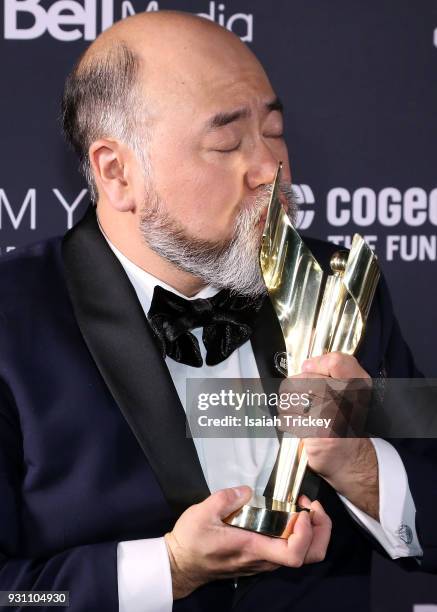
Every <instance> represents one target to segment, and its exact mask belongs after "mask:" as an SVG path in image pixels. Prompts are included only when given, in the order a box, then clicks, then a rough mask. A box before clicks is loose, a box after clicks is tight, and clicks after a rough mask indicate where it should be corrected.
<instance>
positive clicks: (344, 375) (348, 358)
mask: <svg viewBox="0 0 437 612" xmlns="http://www.w3.org/2000/svg"><path fill="white" fill-rule="evenodd" d="M302 372H304V373H307V374H309V373H317V374H322V375H324V376H330V377H331V378H341V379H349V378H369V375H368V374H367V372H366V371H365V370H364V369H363V368H362V367H361V366H360V364H359V363H358V361H357V360H356V359H355V357H353V356H352V355H346V354H344V353H340V352H338V351H337V352H333V353H325V354H324V355H321V356H320V357H312V358H311V359H307V360H306V361H304V362H303V364H302Z"/></svg>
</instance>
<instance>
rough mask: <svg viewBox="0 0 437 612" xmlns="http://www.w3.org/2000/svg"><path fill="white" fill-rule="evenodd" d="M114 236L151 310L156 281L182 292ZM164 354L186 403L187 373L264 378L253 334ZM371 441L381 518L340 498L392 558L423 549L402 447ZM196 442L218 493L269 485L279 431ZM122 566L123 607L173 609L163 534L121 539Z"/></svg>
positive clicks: (149, 611)
mask: <svg viewBox="0 0 437 612" xmlns="http://www.w3.org/2000/svg"><path fill="white" fill-rule="evenodd" d="M108 243H109V246H110V247H111V248H112V250H113V252H114V253H115V255H116V256H117V258H118V259H119V261H120V263H121V264H122V266H123V268H124V270H125V271H126V274H127V275H128V277H129V279H130V281H131V283H132V285H133V287H134V289H135V291H136V294H137V296H138V300H139V302H140V304H141V306H142V308H143V310H144V313H145V314H146V315H147V312H148V311H149V308H150V304H151V301H152V297H153V291H154V288H155V286H156V285H161V287H164V288H165V289H167V290H169V291H173V292H174V293H176V294H177V295H181V294H180V293H178V292H177V291H175V290H174V289H173V288H172V287H169V286H168V285H166V284H165V283H163V282H162V281H160V280H159V279H157V278H155V277H154V276H152V275H151V274H148V273H147V272H145V271H144V270H142V269H141V268H139V267H138V266H137V265H135V264H134V263H133V262H131V261H130V260H129V259H128V258H127V257H126V256H125V255H123V254H122V253H121V252H120V251H119V250H118V249H117V248H116V247H115V246H114V245H112V244H111V243H110V242H109V241H108ZM216 292H217V290H216V289H214V288H213V287H206V288H204V289H202V291H200V292H199V293H198V294H197V295H196V296H194V297H193V298H191V299H196V298H205V297H211V296H212V295H214V294H215V293H216ZM181 297H185V298H186V296H181ZM186 299H187V298H186ZM192 333H193V334H194V335H195V337H196V338H197V340H198V341H199V346H200V350H201V353H202V357H203V359H204V358H205V353H206V351H205V347H204V345H203V342H202V329H200V328H198V329H195V330H193V332H192ZM165 361H166V364H167V367H168V369H169V372H170V375H171V377H172V379H173V382H174V384H175V387H176V390H177V393H178V395H179V399H180V401H181V404H182V406H183V407H184V410H186V393H185V390H186V380H187V378H209V377H211V378H237V379H238V378H259V372H258V367H257V364H256V361H255V357H254V354H253V351H252V346H251V343H250V341H247V342H245V343H244V344H243V345H242V346H240V347H239V348H238V349H237V350H235V351H234V352H233V353H232V354H231V355H230V356H229V357H228V358H227V359H225V360H224V361H222V362H221V363H219V364H218V365H215V366H208V365H206V364H205V363H203V365H202V366H201V367H199V368H196V367H192V366H187V365H185V364H181V363H178V362H176V361H174V360H173V359H171V358H169V357H167V358H166V360H165ZM372 442H373V444H374V447H375V450H376V454H377V458H378V475H379V500H380V507H379V516H380V522H379V523H378V521H376V520H374V519H373V518H372V517H370V516H368V515H367V514H366V513H365V512H363V511H362V510H360V509H359V508H357V507H356V506H354V505H353V504H352V503H351V502H350V501H349V500H347V499H346V498H344V497H343V496H341V495H340V499H341V500H342V501H343V503H344V504H345V505H346V507H347V509H348V511H349V513H350V514H351V516H352V517H353V518H354V519H355V520H356V521H357V523H359V524H360V525H361V526H362V527H364V528H365V529H367V530H368V531H369V532H370V533H371V534H372V535H373V536H374V537H375V538H376V540H378V542H379V543H380V544H381V545H382V546H383V547H384V549H385V550H386V551H387V553H388V554H389V555H390V557H392V558H393V559H396V558H399V557H408V556H415V557H417V556H421V555H422V549H421V547H420V544H419V541H418V538H417V534H416V529H415V513H416V508H415V505H414V501H413V498H412V496H411V493H410V489H409V486H408V479H407V474H406V472H405V468H404V465H403V463H402V460H401V458H400V456H399V454H398V452H397V451H396V450H395V448H394V447H393V446H391V444H389V443H388V442H386V441H385V440H381V439H372ZM194 444H195V447H196V451H197V454H198V457H199V461H200V465H201V467H202V470H203V473H204V475H205V479H206V482H207V484H208V486H209V489H210V491H211V492H214V491H217V490H219V489H222V488H227V487H233V486H238V485H242V484H246V485H249V486H251V487H252V488H253V489H255V490H256V491H258V492H262V491H263V490H264V487H265V486H266V484H267V481H268V477H269V475H270V473H271V471H272V468H273V464H274V461H275V458H276V454H277V450H278V440H277V438H276V437H271V438H253V437H249V436H248V437H245V438H195V439H194ZM243 468H244V473H243ZM117 569H118V595H119V610H120V612H170V611H171V609H172V604H173V597H172V583H171V572H170V563H169V560H168V556H167V549H166V545H165V542H164V538H153V539H144V540H133V541H128V542H120V543H119V544H118V547H117Z"/></svg>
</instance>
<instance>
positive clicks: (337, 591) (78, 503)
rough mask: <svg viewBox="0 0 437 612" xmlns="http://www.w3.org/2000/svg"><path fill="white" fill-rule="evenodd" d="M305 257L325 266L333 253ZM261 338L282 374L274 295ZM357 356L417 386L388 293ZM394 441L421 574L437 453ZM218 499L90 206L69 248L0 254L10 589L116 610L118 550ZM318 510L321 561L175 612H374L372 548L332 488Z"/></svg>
mask: <svg viewBox="0 0 437 612" xmlns="http://www.w3.org/2000/svg"><path fill="white" fill-rule="evenodd" d="M309 246H310V248H311V249H312V251H313V252H314V254H315V255H316V257H317V259H318V260H319V261H321V262H324V263H325V264H326V265H327V262H328V261H329V257H330V255H331V253H332V250H333V248H334V247H332V245H328V244H326V243H322V242H318V241H309ZM251 341H252V345H253V350H254V354H255V357H256V360H257V364H258V368H259V371H260V373H261V375H262V376H266V377H271V376H275V370H274V369H273V355H274V353H276V352H277V351H278V350H283V347H282V336H281V333H280V329H279V327H278V324H277V322H276V318H275V316H274V314H273V311H272V309H271V307H270V305H269V302H268V300H266V301H265V302H264V305H263V307H262V309H261V311H260V314H259V317H258V322H257V326H256V329H255V332H254V334H253V338H252V340H251ZM359 358H360V361H361V363H362V365H363V366H364V367H365V369H366V370H367V371H368V372H369V373H370V374H371V375H374V376H376V375H378V373H379V372H380V371H381V370H382V369H384V370H385V371H386V372H387V373H388V375H391V376H413V375H415V369H414V365H413V362H412V360H411V356H410V354H409V351H408V349H407V347H406V346H405V344H404V342H403V340H402V337H401V335H400V332H399V329H398V326H397V324H396V322H395V320H394V318H393V314H392V309H391V305H390V300H389V297H388V294H387V292H386V290H385V288H384V286H383V284H381V286H380V289H379V291H378V294H377V297H376V300H375V304H374V307H373V310H372V315H371V318H370V321H369V325H368V331H367V336H366V339H365V342H364V343H363V345H362V348H361V351H360V355H359ZM397 446H398V450H399V452H400V453H401V456H402V459H403V461H404V464H405V466H406V469H407V472H408V477H409V482H410V488H411V490H412V493H413V497H414V499H415V502H416V506H417V521H418V529H419V537H420V539H421V544H422V546H423V548H424V550H425V556H424V562H423V567H425V568H427V569H433V568H435V567H436V566H437V558H436V557H437V555H436V545H437V542H436V536H435V534H436V530H435V529H434V514H433V508H436V507H437V499H436V495H437V494H436V491H435V490H434V491H432V489H433V487H431V491H430V486H429V483H430V482H433V481H434V470H435V467H434V466H435V449H434V447H433V445H431V444H430V445H428V446H427V447H423V445H422V446H420V445H419V446H418V445H417V443H416V442H413V441H410V442H409V441H404V442H402V443H398V444H397ZM434 489H435V488H434ZM208 494H209V491H208V487H207V485H206V482H205V479H204V476H203V473H202V470H201V467H200V464H199V461H198V458H197V455H196V451H195V448H194V444H193V441H192V440H191V439H189V438H187V437H186V434H185V414H184V410H183V408H182V406H181V405H180V402H179V399H178V396H177V393H176V390H175V388H174V385H173V383H172V380H171V377H170V375H169V372H168V370H167V367H166V365H165V362H164V361H163V359H162V357H161V355H160V352H159V350H158V348H157V346H156V344H155V341H154V339H153V337H152V334H151V331H150V329H149V327H148V323H147V320H146V318H145V316H144V313H143V311H142V309H141V306H140V304H139V302H138V300H137V297H136V294H135V292H134V289H133V288H132V286H131V284H130V282H129V280H128V278H127V276H126V274H125V272H124V270H123V268H122V267H121V265H120V263H119V262H118V260H117V259H116V257H115V256H114V255H113V253H112V251H111V250H110V248H109V247H108V245H107V243H106V241H105V240H104V238H103V237H102V235H101V233H100V231H99V229H98V225H97V223H96V217H95V212H94V210H93V209H90V210H89V211H88V213H87V214H86V216H85V217H84V219H83V220H82V221H81V222H80V223H79V224H78V225H77V226H76V227H75V228H73V230H72V231H70V232H69V233H68V234H67V235H66V237H65V238H64V239H63V240H62V239H52V240H49V241H47V242H45V243H43V244H39V245H36V246H33V247H29V248H26V249H24V250H23V251H21V253H19V254H12V255H10V256H7V257H5V258H3V259H2V261H1V263H0V590H9V589H14V590H30V589H33V590H68V591H70V609H71V610H72V611H74V612H84V611H88V610H89V611H96V612H100V611H105V612H111V611H115V610H118V593H117V543H118V542H120V541H125V540H131V539H139V538H152V537H158V536H162V535H163V534H164V533H166V532H167V531H168V530H170V529H171V528H172V525H173V524H174V522H175V521H176V520H177V518H178V516H179V515H180V513H181V512H182V511H183V510H184V509H185V508H187V507H188V506H190V505H191V504H193V503H195V502H199V501H201V500H203V499H204V498H206V497H207V496H208ZM320 499H321V501H322V503H323V504H324V505H325V508H326V510H327V511H328V513H329V514H330V516H331V518H332V520H333V525H334V528H333V536H332V541H331V544H330V547H329V551H328V554H327V557H326V560H325V561H323V562H322V563H319V564H315V565H311V566H310V565H307V566H304V567H302V568H300V569H288V568H281V569H279V570H277V571H275V572H272V573H268V574H264V575H261V576H258V577H256V578H254V579H250V580H246V581H245V580H242V581H241V586H240V587H239V588H238V589H237V590H236V591H235V590H234V589H233V587H232V585H231V584H230V583H229V582H228V581H219V582H216V583H211V584H209V585H206V586H205V587H203V588H201V589H198V590H197V591H196V592H195V593H193V594H192V595H191V596H189V597H188V598H186V599H184V600H180V601H178V602H176V603H175V604H174V609H175V610H190V611H193V612H194V611H201V610H205V611H206V610H208V611H209V610H220V611H221V612H222V611H225V610H230V609H233V608H234V609H236V610H241V611H249V610H250V611H252V610H265V609H269V610H271V611H276V610H295V611H296V612H298V611H302V610H320V609H323V610H334V609H335V610H336V611H337V612H340V611H342V610H344V611H346V610H347V611H350V610H351V609H355V610H367V609H368V607H369V599H368V598H369V572H370V562H371V551H372V546H376V544H375V543H374V542H373V541H372V539H371V538H369V537H368V536H367V535H366V534H365V533H364V532H363V531H361V530H360V528H359V527H358V526H357V525H356V523H355V522H354V521H353V520H352V519H351V518H350V516H349V515H348V513H347V512H346V511H345V509H344V507H343V505H342V503H341V501H339V499H338V497H337V495H336V493H335V492H334V491H332V489H330V487H329V486H328V485H322V487H321V489H320ZM330 602H331V603H330ZM144 610H148V607H147V601H145V602H144Z"/></svg>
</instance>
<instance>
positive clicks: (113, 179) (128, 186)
mask: <svg viewBox="0 0 437 612" xmlns="http://www.w3.org/2000/svg"><path fill="white" fill-rule="evenodd" d="M88 154H89V160H90V164H91V168H92V171H93V174H94V181H95V183H96V187H97V190H98V192H99V195H104V197H105V199H106V200H107V201H108V203H109V204H111V205H112V206H113V207H114V208H115V209H116V210H118V211H119V212H127V211H134V210H135V206H136V202H135V191H136V190H135V185H134V184H133V181H134V177H135V176H138V172H135V168H134V166H135V164H136V158H135V156H134V154H133V152H132V151H131V149H129V147H127V146H126V145H124V144H122V143H120V142H119V141H118V140H113V139H110V138H101V139H100V140H96V141H95V142H93V143H92V145H91V146H90V148H89V151H88Z"/></svg>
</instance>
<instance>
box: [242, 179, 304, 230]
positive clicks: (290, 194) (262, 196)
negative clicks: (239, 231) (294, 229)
mask: <svg viewBox="0 0 437 612" xmlns="http://www.w3.org/2000/svg"><path fill="white" fill-rule="evenodd" d="M272 190H273V185H272V184H270V185H263V186H261V187H259V188H258V192H257V193H256V194H255V196H253V197H252V198H251V200H250V202H249V201H246V202H243V206H242V207H241V209H240V212H239V213H238V215H237V220H236V221H237V224H238V223H239V221H240V220H243V218H244V222H245V225H246V226H252V225H257V224H258V223H259V222H260V220H261V217H262V215H263V213H264V212H265V210H266V208H267V207H268V205H269V202H270V198H271V197H272ZM279 191H280V193H281V195H282V196H283V198H282V204H283V206H284V208H285V211H286V213H287V215H288V217H289V219H290V221H291V222H292V224H293V225H295V224H296V218H297V212H298V210H299V206H298V199H297V196H296V194H295V192H294V190H293V186H292V184H291V183H289V182H286V181H281V183H280V184H279Z"/></svg>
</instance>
